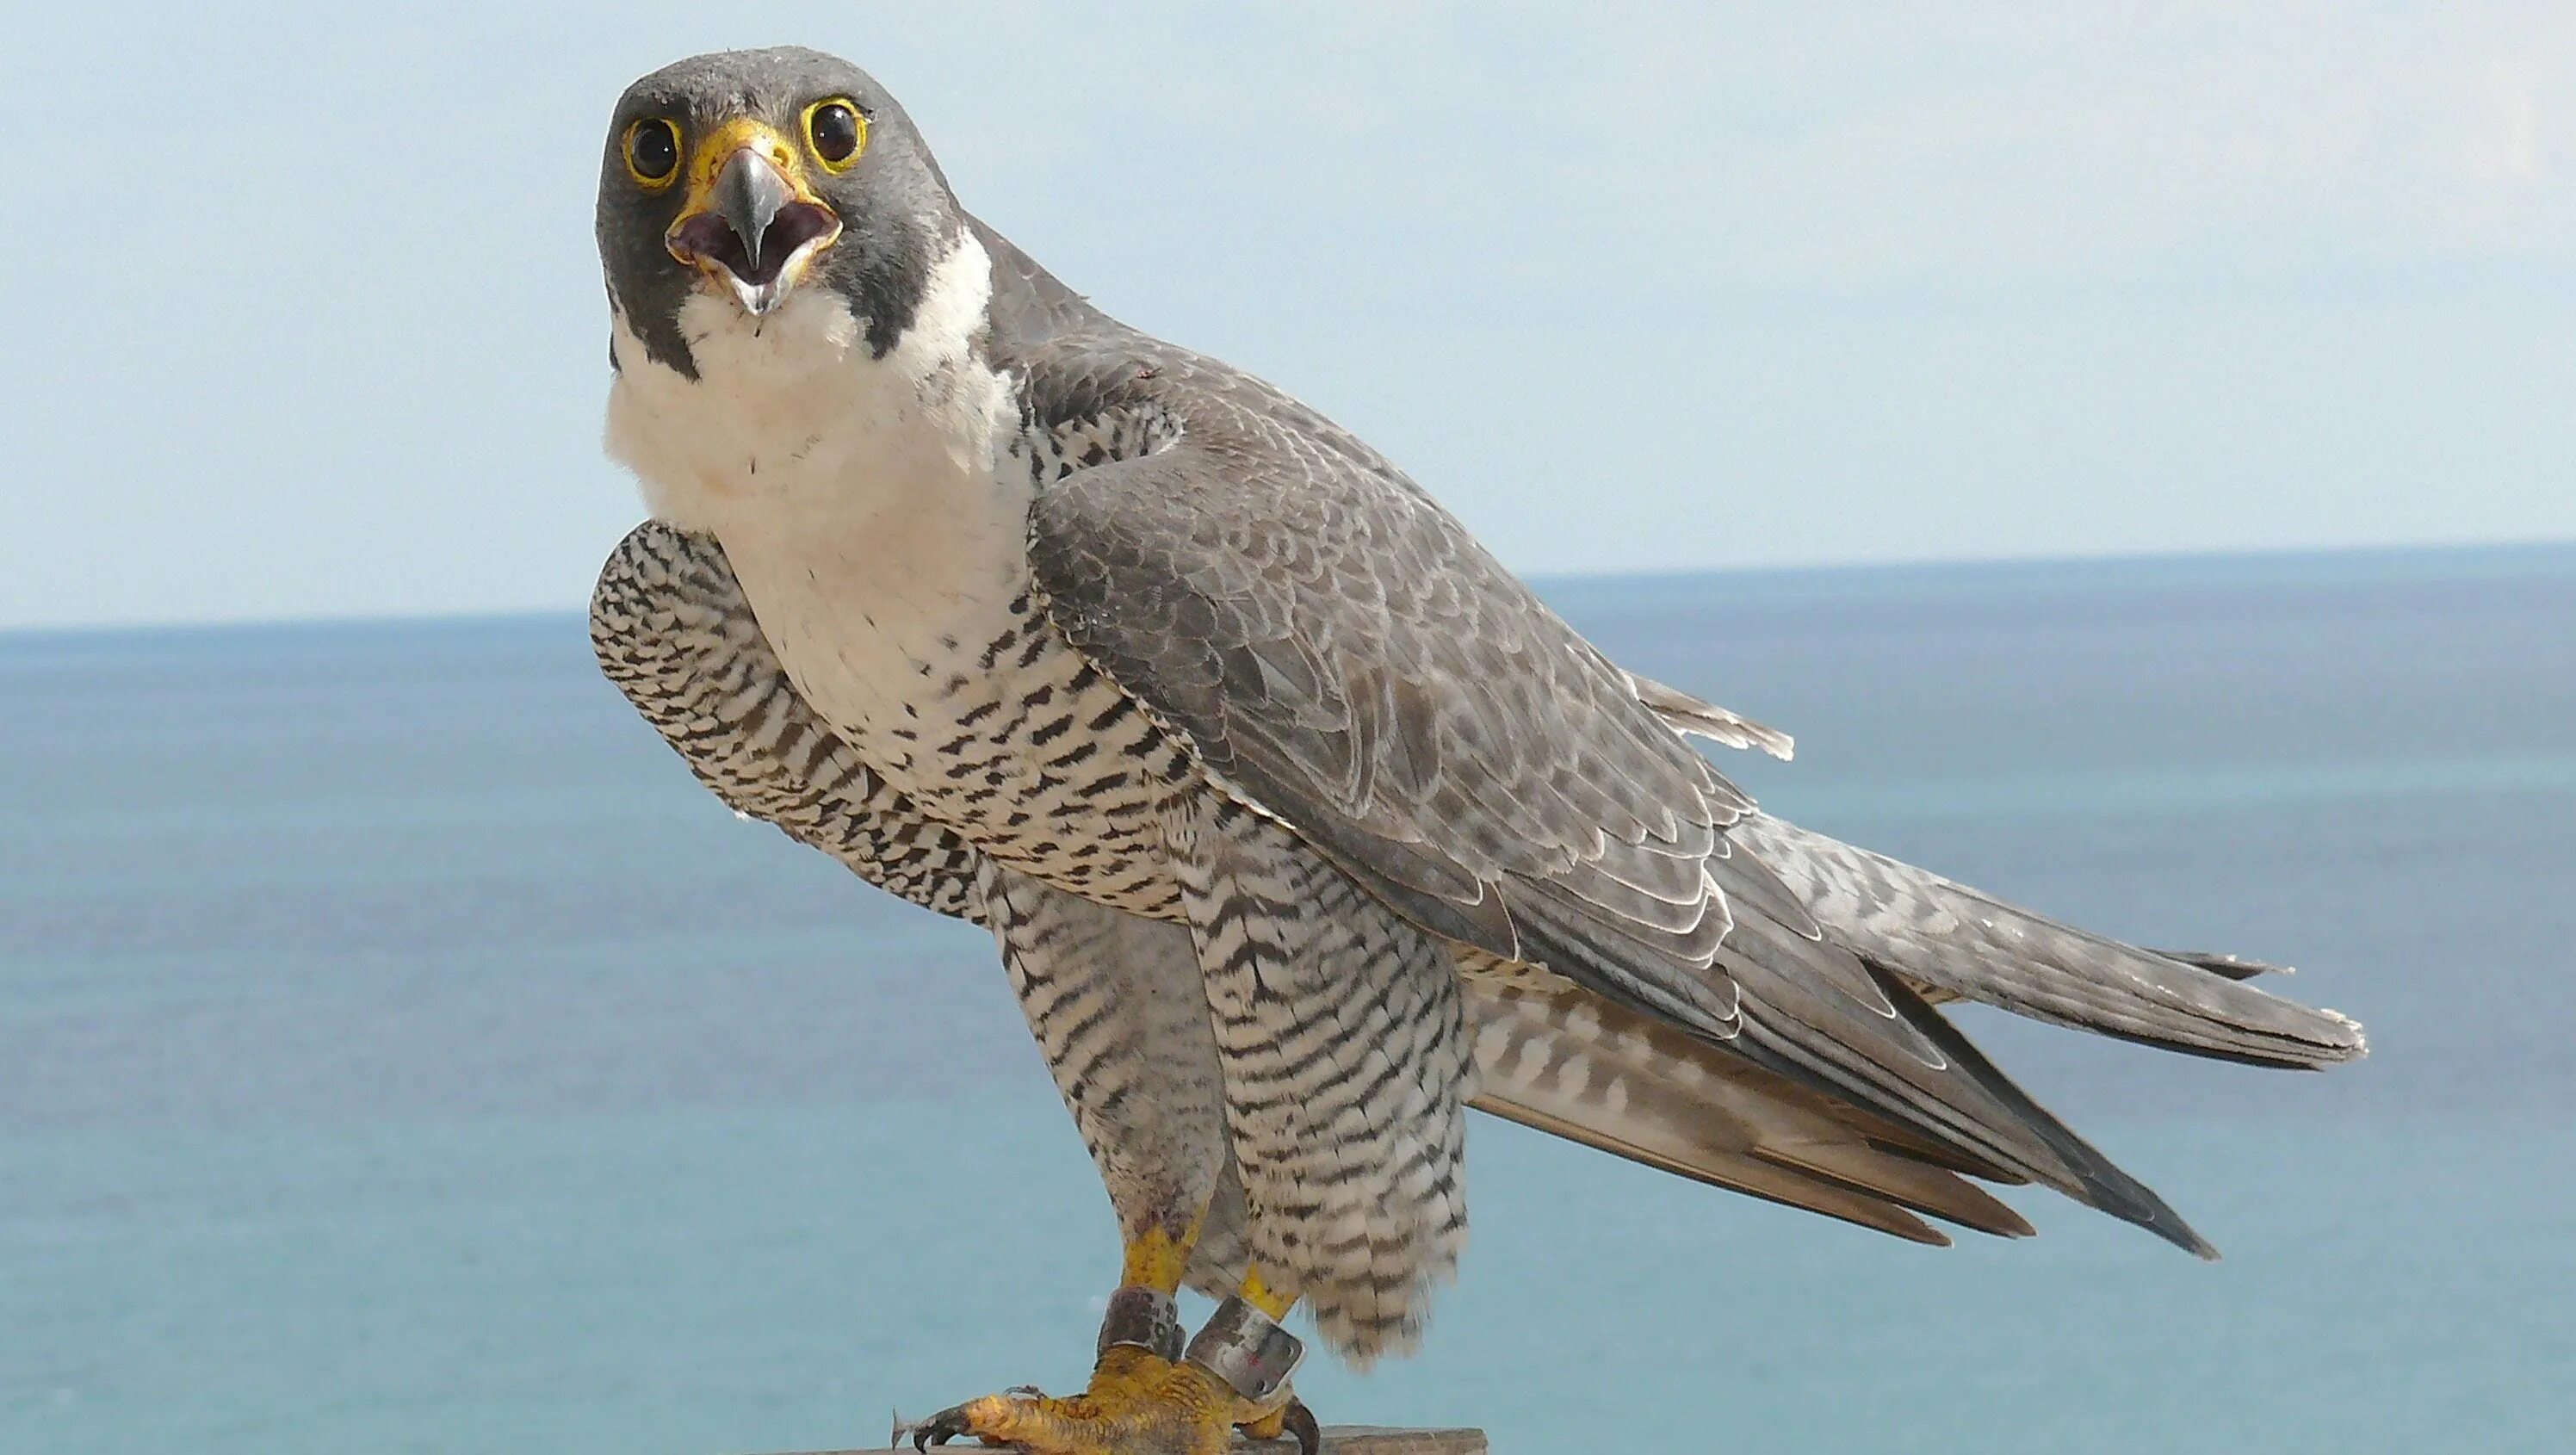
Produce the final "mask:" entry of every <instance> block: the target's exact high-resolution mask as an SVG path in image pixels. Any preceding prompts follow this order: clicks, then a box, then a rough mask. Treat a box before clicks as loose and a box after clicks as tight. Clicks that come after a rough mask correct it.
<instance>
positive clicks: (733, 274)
mask: <svg viewBox="0 0 2576 1455" xmlns="http://www.w3.org/2000/svg"><path fill="white" fill-rule="evenodd" d="M960 218H961V214H960V213H959V211H958V209H957V204H956V200H955V199H954V198H953V197H952V196H951V195H950V193H949V191H948V184H947V181H946V179H945V178H943V177H942V176H941V175H940V173H939V167H938V164H937V163H936V162H934V161H933V160H932V159H931V156H930V152H929V149H928V148H927V147H925V146H924V145H923V144H922V141H921V137H920V134H919V133H917V132H916V131H914V130H913V127H912V122H911V119H910V118H908V117H906V116H905V115H904V114H903V109H902V108H901V107H900V106H897V105H896V104H895V101H894V98H893V97H891V96H889V95H887V94H886V92H885V89H884V88H883V87H881V86H879V85H878V84H877V83H876V81H875V80H874V79H873V78H872V77H870V76H869V75H868V73H867V72H865V71H862V70H860V69H859V68H858V67H856V66H854V65H851V64H850V63H849V62H847V61H844V60H840V59H838V58H836V57H833V56H827V55H823V54H821V53H819V52H816V51H809V50H800V49H795V48H792V47H791V48H782V49H778V50H762V51H726V52H721V53H718V54H714V55H704V56H694V57H691V58H690V59H688V60H685V61H680V62H677V63H675V64H673V65H669V66H665V67H663V68H662V69H661V70H658V71H655V72H654V73H653V74H651V75H649V76H646V77H645V78H644V79H642V80H640V81H637V82H636V83H635V84H634V85H632V86H629V87H628V88H626V94H625V95H624V96H623V97H620V98H619V100H618V103H617V112H616V115H615V117H614V118H613V119H612V120H611V121H610V123H609V128H608V143H607V149H606V155H605V156H604V157H603V158H602V160H601V165H600V177H599V211H598V229H599V256H600V263H601V266H602V267H603V268H604V269H605V270H606V272H607V276H608V291H609V296H610V298H611V300H612V302H613V303H614V304H615V305H616V307H617V308H618V309H619V310H620V311H621V312H622V313H623V314H624V315H625V317H626V320H627V324H628V326H629V327H630V328H632V329H633V330H634V331H635V332H636V334H637V335H638V336H639V337H641V338H642V339H643V340H644V342H645V344H646V346H647V347H648V348H650V349H652V351H653V352H654V354H655V355H656V356H657V357H665V359H666V362H677V361H681V360H685V359H686V358H687V352H688V351H687V344H686V342H685V339H684V336H683V334H682V331H681V327H680V311H681V309H682V308H683V307H684V306H685V305H687V304H688V303H689V301H690V300H691V299H692V298H694V297H697V296H700V295H712V296H714V297H715V298H717V299H720V300H723V301H724V302H726V303H727V304H729V305H730V306H731V307H733V308H736V309H739V310H740V313H741V315H742V316H743V317H745V318H747V319H750V320H753V321H755V322H756V321H757V320H759V319H761V318H764V317H766V316H768V315H770V314H773V313H775V312H777V311H778V310H779V309H781V308H782V307H784V306H785V305H786V303H787V302H788V300H789V299H790V298H791V297H795V296H797V295H799V294H801V293H811V292H813V291H815V290H829V291H830V292H832V293H834V294H837V295H839V297H840V298H841V300H842V301H844V302H845V303H846V304H847V306H848V307H849V308H850V310H851V312H852V313H853V314H854V315H855V316H856V317H857V318H858V319H859V320H860V321H861V322H862V323H863V324H864V325H865V326H866V328H867V330H868V334H869V339H870V342H871V344H872V345H873V346H874V347H875V348H876V350H877V351H878V352H879V353H882V352H884V350H885V349H886V348H887V347H888V346H889V345H890V343H891V341H892V340H893V338H894V337H896V336H897V335H899V334H900V333H901V332H902V331H903V329H904V327H905V325H906V324H907V323H908V322H909V321H910V319H911V315H912V311H913V309H914V308H915V307H916V306H917V305H918V303H919V301H920V295H921V290H922V287H923V284H924V281H925V280H926V278H927V277H928V275H929V271H930V269H931V267H932V265H934V264H935V263H936V262H937V261H938V258H939V255H940V254H941V253H942V252H943V251H944V250H945V247H946V246H947V244H948V242H949V240H950V239H952V238H953V237H954V236H955V233H956V229H957V227H958V225H959V221H960Z"/></svg>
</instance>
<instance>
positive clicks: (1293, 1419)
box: [1279, 1395, 1324, 1455]
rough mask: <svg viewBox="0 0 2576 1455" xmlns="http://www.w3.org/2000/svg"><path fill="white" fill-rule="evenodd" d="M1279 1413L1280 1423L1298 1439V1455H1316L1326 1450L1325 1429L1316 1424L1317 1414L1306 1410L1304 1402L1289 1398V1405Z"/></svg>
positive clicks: (1292, 1397)
mask: <svg viewBox="0 0 2576 1455" xmlns="http://www.w3.org/2000/svg"><path fill="white" fill-rule="evenodd" d="M1279 1413H1280V1415H1281V1420H1280V1423H1282V1424H1284V1425H1286V1426H1287V1428H1288V1433H1289V1434H1292V1435H1294V1436H1296V1437H1297V1455H1316V1452H1317V1451H1319V1450H1321V1449H1323V1448H1324V1427H1323V1426H1321V1425H1319V1424H1317V1423H1315V1412H1314V1411H1313V1410H1310V1409H1308V1408H1306V1402H1305V1401H1304V1400H1302V1399H1299V1398H1297V1397H1296V1396H1294V1395H1291V1396H1289V1398H1288V1403H1287V1405H1286V1406H1285V1407H1284V1408H1282V1409H1281V1410H1280V1411H1279Z"/></svg>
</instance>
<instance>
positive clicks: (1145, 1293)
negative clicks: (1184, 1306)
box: [1099, 1284, 1181, 1359]
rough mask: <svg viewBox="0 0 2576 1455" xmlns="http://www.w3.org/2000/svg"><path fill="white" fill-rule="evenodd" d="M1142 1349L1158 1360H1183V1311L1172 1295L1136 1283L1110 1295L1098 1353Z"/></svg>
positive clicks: (1101, 1325)
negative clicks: (1140, 1286)
mask: <svg viewBox="0 0 2576 1455" xmlns="http://www.w3.org/2000/svg"><path fill="white" fill-rule="evenodd" d="M1117 1348H1129V1349H1142V1350H1144V1351H1145V1352H1146V1353H1148V1354H1151V1355H1153V1356H1154V1357H1155V1358H1157V1359H1178V1358H1180V1357H1181V1311H1180V1307H1179V1305H1177V1304H1175V1303H1173V1302H1172V1296H1171V1295H1170V1294H1168V1293H1165V1292H1163V1291H1162V1290H1161V1289H1158V1288H1138V1287H1136V1286H1135V1285H1133V1284H1130V1285H1128V1286H1127V1287H1125V1288H1122V1289H1120V1290H1118V1291H1117V1292H1116V1293H1113V1294H1111V1295H1109V1312H1108V1313H1106V1314H1103V1315H1101V1318H1100V1347H1099V1352H1100V1353H1103V1354H1106V1353H1108V1352H1109V1351H1110V1350H1112V1349H1117Z"/></svg>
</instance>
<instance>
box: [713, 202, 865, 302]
mask: <svg viewBox="0 0 2576 1455" xmlns="http://www.w3.org/2000/svg"><path fill="white" fill-rule="evenodd" d="M840 228H841V220H840V219H839V218H837V217H834V216H833V215H832V209H830V208H828V207H825V206H823V205H822V204H821V203H818V202H791V203H788V204H787V205H786V206H784V207H782V208H780V209H779V210H778V212H777V215H775V216H773V217H771V218H770V219H769V225H768V226H767V227H764V228H762V229H761V230H760V236H759V237H758V238H756V239H752V240H748V241H746V240H745V239H744V238H743V236H742V234H740V233H738V232H735V231H734V227H733V223H732V222H731V221H729V220H728V219H726V218H724V217H721V216H719V215H717V214H716V213H713V212H702V213H700V214H698V215H697V216H695V217H692V218H690V219H689V220H688V221H686V222H684V223H681V224H680V225H679V226H678V227H676V228H674V229H672V231H671V248H672V250H673V251H674V252H685V253H686V254H688V257H689V261H691V262H698V263H713V264H715V265H716V266H717V267H720V268H722V269H724V270H725V271H726V272H728V273H731V274H732V275H733V276H734V278H735V280H736V281H738V282H741V283H744V284H747V285H749V286H750V287H753V288H767V287H769V286H771V285H772V284H775V283H776V282H777V281H778V280H779V278H780V277H781V276H783V275H784V274H785V273H786V271H787V264H788V262H789V261H790V260H792V259H793V258H795V257H796V255H797V254H798V253H800V252H802V251H803V250H805V249H806V248H807V247H809V246H811V245H813V244H814V243H817V242H820V241H822V240H823V239H824V238H827V237H830V236H831V235H832V234H834V233H836V232H838V231H840Z"/></svg>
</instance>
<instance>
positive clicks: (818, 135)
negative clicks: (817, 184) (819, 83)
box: [805, 101, 868, 170]
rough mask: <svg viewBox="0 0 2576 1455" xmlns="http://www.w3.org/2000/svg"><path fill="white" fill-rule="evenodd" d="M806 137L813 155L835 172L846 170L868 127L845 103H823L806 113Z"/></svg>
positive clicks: (856, 109) (857, 112) (856, 153)
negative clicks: (811, 145) (811, 146)
mask: <svg viewBox="0 0 2576 1455" xmlns="http://www.w3.org/2000/svg"><path fill="white" fill-rule="evenodd" d="M805 134H806V136H807V137H808V138H809V139H811V140H812V142H813V143H814V155H816V156H818V157H821V158H822V159H823V165H825V166H827V167H831V168H833V169H835V170H838V169H839V168H842V167H846V166H848V165H849V164H850V162H851V161H852V160H853V159H854V158H856V157H857V156H858V154H859V148H860V147H861V146H863V145H865V144H866V142H867V139H868V124H867V122H866V120H865V119H864V118H862V117H861V116H860V115H859V111H858V108H857V107H855V106H852V105H851V104H850V103H849V102H847V101H826V102H824V103H823V104H822V105H820V106H817V107H815V108H814V109H813V110H812V111H809V112H807V113H806V114H805Z"/></svg>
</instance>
